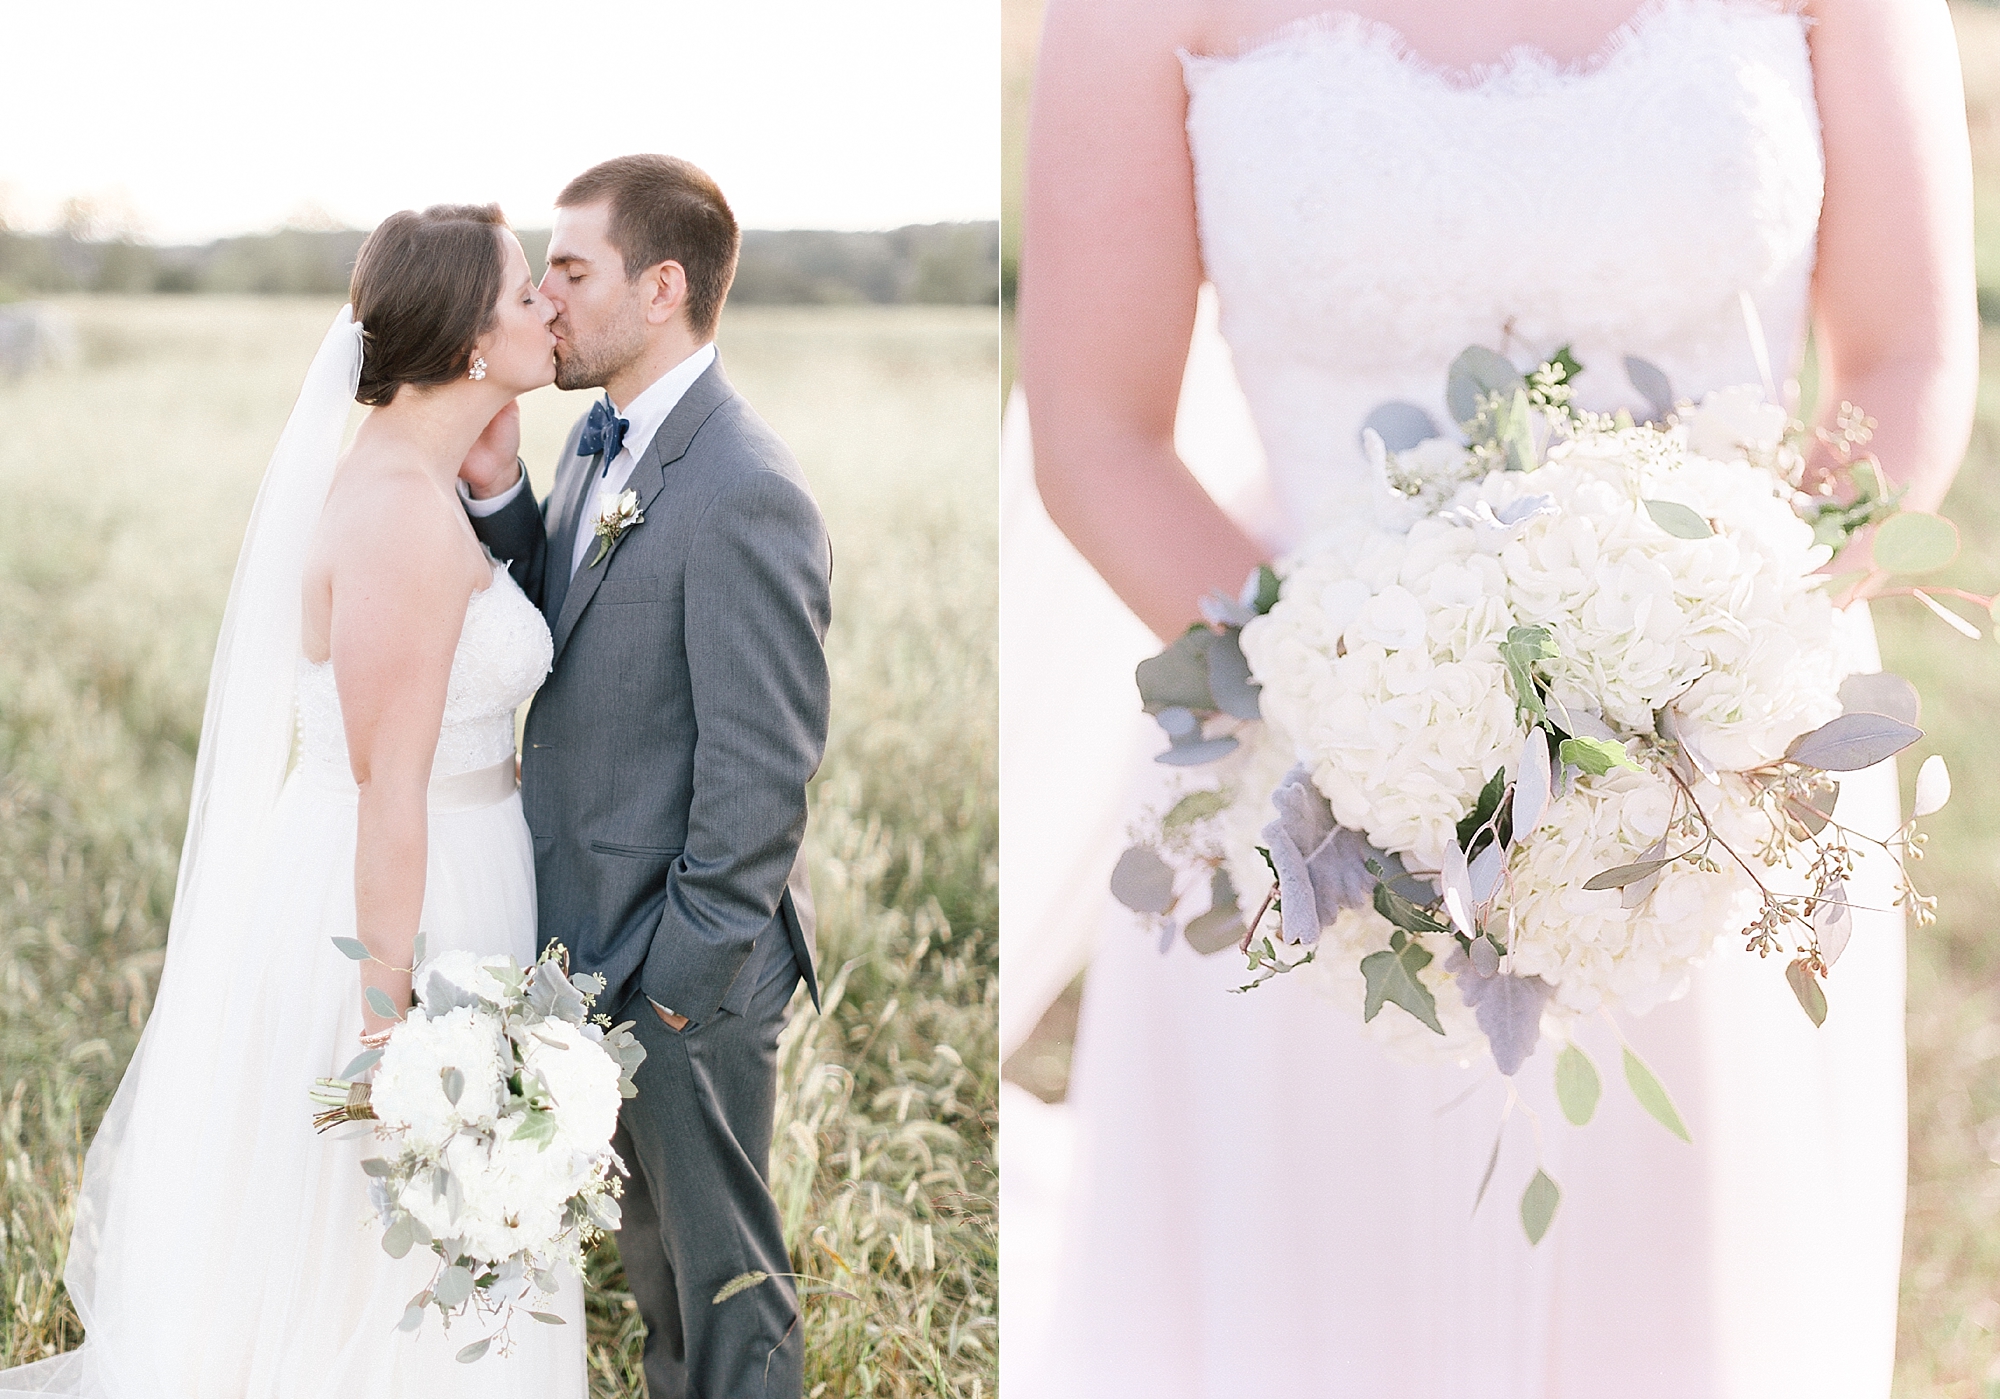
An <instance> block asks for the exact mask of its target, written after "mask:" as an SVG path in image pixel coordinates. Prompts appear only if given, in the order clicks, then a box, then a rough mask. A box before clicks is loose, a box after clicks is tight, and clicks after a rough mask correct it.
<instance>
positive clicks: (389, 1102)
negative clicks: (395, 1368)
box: [312, 937, 646, 1362]
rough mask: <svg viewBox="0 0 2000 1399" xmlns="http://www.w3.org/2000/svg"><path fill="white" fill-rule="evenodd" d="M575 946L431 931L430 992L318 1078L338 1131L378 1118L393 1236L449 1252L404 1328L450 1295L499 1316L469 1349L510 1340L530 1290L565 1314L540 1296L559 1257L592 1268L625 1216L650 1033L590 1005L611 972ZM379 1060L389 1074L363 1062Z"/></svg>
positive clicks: (425, 976)
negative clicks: (617, 1134)
mask: <svg viewBox="0 0 2000 1399" xmlns="http://www.w3.org/2000/svg"><path fill="white" fill-rule="evenodd" d="M334 942H335V944H336V945H337V946H339V947H340V949H341V951H342V952H344V953H346V954H347V955H348V956H350V957H353V958H355V959H356V960H362V959H366V958H368V956H369V954H368V951H367V949H366V947H364V946H363V945H362V944H361V943H360V942H359V941H357V940H356V939H353V938H336V939H334ZM566 959H567V954H566V953H565V952H564V950H563V949H562V948H561V946H560V945H555V946H551V947H550V948H549V949H548V951H547V952H545V953H544V954H543V956H542V958H541V959H540V960H539V961H537V962H535V963H533V964H532V965H530V966H528V967H526V968H523V967H522V966H521V965H520V964H519V963H518V962H516V961H515V960H514V959H513V958H512V957H505V956H502V957H486V958H478V957H475V956H473V954H471V953H469V952H446V953H442V954H440V955H439V956H437V957H434V958H432V959H430V960H429V961H425V960H424V959H423V952H422V938H421V937H420V938H419V939H418V949H417V957H416V960H417V968H418V970H417V974H416V992H417V1004H416V1007H415V1008H414V1009H413V1010H411V1011H410V1013H409V1014H408V1016H406V1017H405V1018H404V1019H403V1020H402V1022H401V1023H400V1024H398V1025H397V1026H396V1027H395V1031H394V1033H393V1034H392V1035H391V1036H390V1038H389V1042H388V1043H387V1045H385V1046H384V1047H382V1048H380V1049H371V1050H368V1051H367V1052H366V1053H364V1054H362V1055H361V1056H360V1057H359V1058H357V1059H356V1060H355V1061H354V1062H353V1063H351V1064H349V1065H348V1066H347V1068H346V1069H345V1070H343V1071H342V1073H341V1076H340V1077H339V1078H327V1079H321V1080H319V1084H318V1087H317V1088H315V1089H314V1091H313V1093H312V1099H313V1101H314V1102H315V1103H317V1104H319V1105H320V1106H321V1107H322V1108H323V1109H325V1110H324V1111H322V1112H320V1113H318V1114H317V1115H316V1116H315V1117H314V1119H313V1122H314V1125H315V1126H317V1127H319V1128H320V1129H321V1130H322V1131H324V1130H326V1129H327V1128H330V1127H333V1126H335V1125H337V1124H339V1123H342V1122H350V1121H366V1122H372V1123H373V1124H374V1135H375V1138H376V1140H377V1141H378V1142H380V1143H381V1145H382V1152H381V1154H380V1155H378V1156H372V1157H369V1158H368V1159H367V1160H365V1161H363V1162H362V1163H361V1168H362V1170H364V1171H366V1172H367V1173H368V1175H369V1177H370V1182H369V1191H370V1197H371V1198H372V1199H373V1201H374V1203H375V1208H376V1210H377V1212H378V1214H379V1217H380V1221H381V1225H382V1229H383V1233H382V1247H383V1249H384V1250H386V1251H387V1252H388V1253H389V1254H390V1255H391V1256H392V1257H395V1258H401V1257H403V1256H405V1255H406V1254H407V1253H408V1252H409V1251H410V1250H411V1249H412V1248H428V1249H430V1250H431V1251H432V1252H433V1253H434V1254H436V1255H437V1271H436V1273H435V1275H434V1276H433V1278H432V1280H431V1282H430V1285H429V1286H427V1287H426V1288H424V1289H423V1290H422V1291H421V1292H419V1293H417V1295H416V1296H414V1297H412V1298H411V1299H410V1303H409V1307H408V1309H407V1310H406V1311H405V1313H404V1316H403V1321H402V1329H403V1330H405V1331H415V1330H417V1329H418V1328H419V1327H420V1326H422V1324H423V1319H424V1316H425V1314H426V1312H427V1311H428V1310H429V1309H430V1308H431V1307H433V1306H434V1307H436V1308H437V1310H438V1313H439V1314H440V1316H442V1317H443V1319H444V1324H445V1326H446V1328H447V1329H449V1327H450V1325H451V1322H452V1321H453V1320H454V1319H455V1318H459V1317H463V1316H466V1315H468V1314H470V1315H476V1316H479V1317H482V1318H485V1319H486V1320H487V1321H488V1322H490V1323H492V1324H493V1326H494V1329H493V1330H491V1331H490V1332H489V1333H488V1334H487V1335H486V1336H485V1337H483V1338H482V1339H480V1340H478V1341H475V1342H473V1343H472V1344H470V1345H468V1346H466V1347H465V1348H464V1349H462V1350H461V1351H460V1352H459V1354H458V1358H459V1359H460V1360H462V1361H468V1362H470V1361H474V1360H477V1359H479V1358H480V1357H481V1356H483V1355H485V1354H486V1352H487V1350H488V1348H489V1347H491V1346H493V1345H494V1344H495V1343H496V1342H497V1343H498V1345H499V1350H500V1353H501V1354H505V1353H506V1352H507V1350H508V1349H509V1335H508V1325H509V1323H510V1322H511V1320H512V1318H513V1314H514V1311H515V1309H516V1307H517V1306H519V1307H521V1308H522V1309H524V1310H527V1311H528V1314H529V1315H530V1316H531V1317H533V1318H534V1319H535V1320H537V1321H541V1322H547V1323H550V1324H553V1325H561V1324H562V1319H561V1318H560V1317H558V1316H555V1315H553V1314H552V1313H549V1312H544V1311H537V1310H534V1309H532V1307H530V1306H528V1303H529V1302H530V1299H531V1298H532V1297H533V1296H534V1295H535V1294H538V1293H539V1294H548V1293H552V1292H554V1291H555V1289H556V1286H557V1282H558V1278H557V1275H556V1269H557V1268H558V1267H559V1266H561V1265H565V1264H566V1265H568V1266H570V1267H572V1268H577V1269H580V1268H581V1264H582V1255H583V1250H584V1249H585V1248H586V1247H588V1245H589V1244H590V1243H591V1242H592V1240H594V1239H595V1238H596V1237H597V1235H598V1234H599V1233H600V1232H603V1231H608V1230H613V1229H616V1228H617V1227H618V1218H619V1212H618V1198H619V1195H620V1194H621V1191H620V1186H619V1182H618V1180H617V1179H616V1178H615V1177H614V1176H613V1174H612V1171H613V1169H614V1168H616V1169H617V1170H618V1171H620V1172H623V1171H624V1164H623V1163H622V1162H620V1161H619V1160H618V1158H617V1155H616V1153H615V1152H613V1151H612V1149H611V1134H612V1132H613V1130H614V1129H615V1128H616V1127H617V1125H618V1106H619V1102H620V1100H621V1099H624V1098H629V1097H632V1096H634V1094H635V1093H636V1091H637V1090H636V1089H635V1088H634V1087H633V1084H632V1075H633V1072H634V1071H635V1070H636V1069H637V1068H638V1067H639V1065H640V1064H641V1063H642V1062H644V1060H645V1058H646V1051H645V1048H644V1047H643V1046H642V1045H640V1043H639V1042H638V1040H637V1039H635V1038H634V1037H633V1035H632V1032H631V1028H630V1027H631V1022H630V1021H627V1022H626V1023H625V1024H623V1025H617V1026H613V1025H612V1024H611V1023H610V1021H609V1018H608V1017H606V1016H602V1015H597V1016H592V1015H591V1014H590V1005H591V1002H592V1000H593V999H594V998H595V997H596V996H597V995H598V994H599V993H600V992H601V991H602V990H603V989H604V982H603V979H602V978H601V977H596V976H579V977H577V978H576V979H575V980H574V981H572V980H571V979H570V978H569V977H567V976H565V975H564V971H563V968H564V964H565V962H566ZM369 1000H370V1003H371V1004H374V1005H375V1009H376V1010H377V1012H378V1013H380V1014H384V1015H387V1014H392V1013H393V1008H391V1007H389V1003H388V999H387V997H385V996H382V994H381V992H379V991H374V990H372V989H371V993H370V996H369ZM377 1001H379V1002H380V1003H379V1004H376V1002H377ZM370 1069H374V1070H375V1076H374V1079H373V1081H372V1082H367V1081H359V1080H357V1078H356V1076H357V1075H359V1074H363V1073H366V1072H367V1071H368V1070H370Z"/></svg>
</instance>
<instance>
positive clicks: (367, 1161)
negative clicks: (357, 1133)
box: [361, 1156, 390, 1180]
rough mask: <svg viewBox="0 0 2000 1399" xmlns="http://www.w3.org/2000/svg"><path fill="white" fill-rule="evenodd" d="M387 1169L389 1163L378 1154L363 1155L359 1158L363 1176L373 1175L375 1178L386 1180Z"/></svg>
mask: <svg viewBox="0 0 2000 1399" xmlns="http://www.w3.org/2000/svg"><path fill="white" fill-rule="evenodd" d="M389 1169H390V1168H389V1163H388V1162H387V1161H385V1160H383V1159H382V1158H381V1157H379V1156H365V1157H363V1158H362V1160H361V1174H362V1175H364V1176H374V1177H375V1178H376V1179H377V1180H386V1179H387V1178H388V1176H389Z"/></svg>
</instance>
